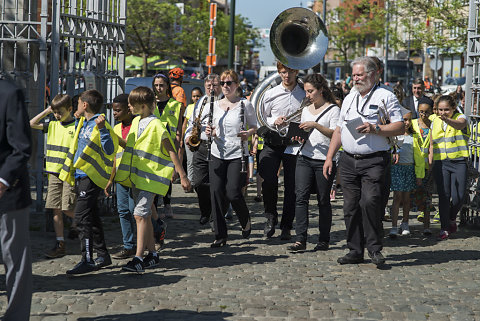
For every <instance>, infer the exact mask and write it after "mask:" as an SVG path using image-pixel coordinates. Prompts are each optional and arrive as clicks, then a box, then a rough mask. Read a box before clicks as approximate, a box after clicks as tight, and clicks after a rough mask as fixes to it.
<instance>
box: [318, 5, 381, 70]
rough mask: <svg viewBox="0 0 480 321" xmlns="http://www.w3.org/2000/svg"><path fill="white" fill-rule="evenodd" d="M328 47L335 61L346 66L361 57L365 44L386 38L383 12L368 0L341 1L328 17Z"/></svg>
mask: <svg viewBox="0 0 480 321" xmlns="http://www.w3.org/2000/svg"><path fill="white" fill-rule="evenodd" d="M327 23H328V33H329V41H330V43H329V47H330V49H332V50H334V56H335V58H336V59H339V60H340V61H342V62H343V63H344V64H345V66H348V60H349V59H352V58H353V57H354V56H356V55H362V54H363V52H364V51H365V49H366V45H367V44H368V43H372V42H375V41H382V40H383V37H384V35H385V31H384V29H385V28H384V26H385V10H384V9H383V8H381V7H379V6H378V5H373V4H371V3H370V2H369V1H368V0H362V1H360V2H359V3H356V4H354V3H352V2H343V5H342V6H339V7H337V8H334V9H333V10H331V11H330V13H329V15H328V20H327Z"/></svg>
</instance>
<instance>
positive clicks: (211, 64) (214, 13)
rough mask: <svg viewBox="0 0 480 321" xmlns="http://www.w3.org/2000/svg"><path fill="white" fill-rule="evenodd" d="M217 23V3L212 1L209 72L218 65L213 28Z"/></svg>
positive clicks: (208, 56)
mask: <svg viewBox="0 0 480 321" xmlns="http://www.w3.org/2000/svg"><path fill="white" fill-rule="evenodd" d="M216 23H217V4H216V3H210V38H209V39H208V55H207V63H206V65H207V67H208V73H209V74H211V73H212V67H215V66H216V65H217V55H216V54H215V40H216V39H215V37H214V36H213V28H214V27H215V25H216Z"/></svg>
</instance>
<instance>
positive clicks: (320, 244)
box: [313, 241, 328, 251]
mask: <svg viewBox="0 0 480 321" xmlns="http://www.w3.org/2000/svg"><path fill="white" fill-rule="evenodd" d="M313 250H314V251H327V250H328V242H324V241H320V242H318V244H317V246H315V247H314V249H313Z"/></svg>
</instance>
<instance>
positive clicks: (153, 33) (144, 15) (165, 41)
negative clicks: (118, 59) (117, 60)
mask: <svg viewBox="0 0 480 321" xmlns="http://www.w3.org/2000/svg"><path fill="white" fill-rule="evenodd" d="M177 14H179V10H178V8H177V7H176V6H175V5H173V4H171V3H168V2H158V1H157V0H129V1H128V6H127V53H128V54H132V55H138V56H142V57H143V71H142V74H143V76H146V75H147V58H148V57H152V56H155V55H160V56H163V55H165V54H166V52H169V51H170V49H171V48H172V47H173V46H174V45H175V38H174V37H173V36H172V35H173V34H174V30H173V26H174V21H175V17H176V16H177Z"/></svg>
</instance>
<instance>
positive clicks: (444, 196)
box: [428, 95, 470, 240]
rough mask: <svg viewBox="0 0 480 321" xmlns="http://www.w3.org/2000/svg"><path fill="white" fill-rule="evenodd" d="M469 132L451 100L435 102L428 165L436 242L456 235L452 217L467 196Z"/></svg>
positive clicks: (442, 97)
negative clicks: (436, 204)
mask: <svg viewBox="0 0 480 321" xmlns="http://www.w3.org/2000/svg"><path fill="white" fill-rule="evenodd" d="M469 137H470V129H469V127H468V122H467V118H466V116H465V115H464V114H461V113H458V112H456V103H455V100H454V99H453V98H452V97H451V96H449V95H444V96H441V97H440V98H439V99H438V116H437V117H436V118H435V119H434V120H433V122H432V127H431V130H430V150H429V158H428V160H429V165H433V175H434V178H435V182H436V184H437V191H438V199H439V211H440V224H441V230H440V235H439V239H440V240H446V239H448V238H449V236H450V235H451V234H452V233H455V232H456V231H457V224H456V217H457V213H458V212H459V211H460V209H461V208H462V205H463V202H464V199H465V196H466V195H467V194H466V192H467V160H468V157H469V150H468V140H469Z"/></svg>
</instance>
